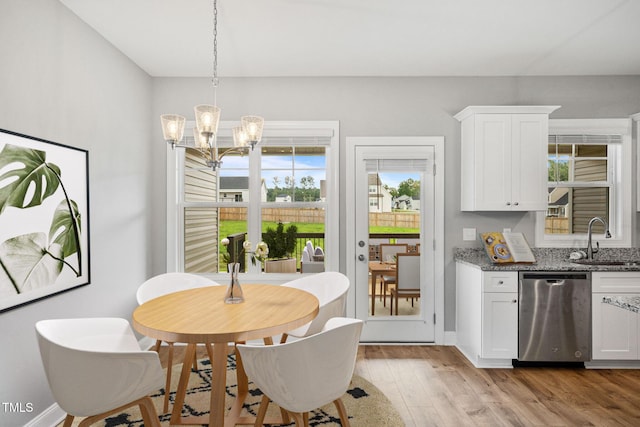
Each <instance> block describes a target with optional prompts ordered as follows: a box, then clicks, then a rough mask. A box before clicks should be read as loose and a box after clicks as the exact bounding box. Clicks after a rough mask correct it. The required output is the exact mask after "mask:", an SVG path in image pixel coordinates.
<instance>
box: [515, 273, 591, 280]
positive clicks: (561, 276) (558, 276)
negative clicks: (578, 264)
mask: <svg viewBox="0 0 640 427" xmlns="http://www.w3.org/2000/svg"><path fill="white" fill-rule="evenodd" d="M587 274H588V273H561V272H557V273H555V272H554V273H520V278H521V279H522V280H530V279H533V280H539V279H542V280H546V281H547V282H549V281H554V282H557V281H560V280H588V277H587Z"/></svg>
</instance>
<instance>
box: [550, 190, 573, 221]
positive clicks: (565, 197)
mask: <svg viewBox="0 0 640 427" xmlns="http://www.w3.org/2000/svg"><path fill="white" fill-rule="evenodd" d="M568 205H569V189H568V188H562V187H557V188H553V189H550V191H549V207H548V209H547V216H549V217H554V218H565V217H567V214H568V212H567V208H568Z"/></svg>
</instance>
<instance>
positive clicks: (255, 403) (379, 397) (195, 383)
mask: <svg viewBox="0 0 640 427" xmlns="http://www.w3.org/2000/svg"><path fill="white" fill-rule="evenodd" d="M198 368H199V370H198V371H197V372H196V371H193V370H192V373H191V377H190V380H189V388H188V389H187V396H186V397H185V405H184V407H183V410H182V415H183V416H188V415H194V416H197V415H203V414H208V413H209V410H208V406H209V396H210V393H209V392H210V387H211V363H210V362H209V360H208V359H201V360H199V361H198ZM181 369H182V365H181V364H178V365H174V367H173V371H172V374H171V375H172V376H171V382H172V386H171V390H172V391H171V394H170V402H171V403H170V404H169V411H171V409H172V405H173V401H174V399H175V390H176V389H177V385H178V379H179V377H180V370H181ZM236 389H237V387H236V375H235V357H234V356H233V355H231V356H228V359H227V388H226V390H227V401H228V402H227V408H230V406H231V402H232V400H233V399H234V398H235V396H236ZM151 397H152V398H153V401H154V403H155V406H156V410H157V411H158V414H159V416H160V422H161V425H162V426H163V427H164V426H169V425H171V424H170V423H169V419H170V418H171V414H169V413H166V414H162V413H161V411H162V404H163V399H164V390H163V389H162V390H160V391H159V392H158V393H156V394H153V395H152V396H151ZM261 398H262V392H261V391H260V390H259V389H257V388H256V387H255V386H254V385H253V383H251V382H249V395H248V397H247V400H246V401H245V403H244V409H243V412H246V413H247V414H251V415H254V416H255V415H256V413H257V412H258V408H259V406H260V400H261ZM342 401H343V402H344V405H345V407H346V409H347V414H348V415H349V421H350V423H351V426H352V427H396V426H397V427H402V426H404V423H403V422H402V419H401V418H400V415H399V414H398V412H397V411H396V410H395V408H394V407H393V405H392V404H391V402H390V401H389V399H387V397H386V396H385V395H384V394H383V393H382V392H381V391H380V390H378V389H377V388H376V387H375V386H374V385H373V384H371V383H369V382H368V381H366V380H365V379H363V378H361V377H359V376H357V375H354V377H353V380H352V382H351V386H350V387H349V389H348V390H347V393H345V395H344V396H343V397H342ZM279 414H280V410H279V407H278V406H277V405H275V404H274V403H271V404H270V405H269V411H268V413H267V416H278V415H279ZM79 422H80V419H76V420H74V424H73V425H74V426H75V425H77V424H78V423H79ZM309 424H310V425H311V426H321V427H333V426H340V418H339V416H338V411H337V410H336V408H335V405H333V403H331V404H329V405H326V406H324V407H322V408H319V409H317V410H315V411H313V412H312V413H310V414H309ZM95 425H98V426H105V427H140V426H142V425H143V423H142V417H141V415H140V412H139V410H138V408H137V407H136V408H131V409H130V410H129V411H128V412H125V413H122V414H119V415H116V416H112V417H109V418H107V419H106V420H105V422H104V423H98V424H95ZM293 425H295V424H294V423H293V422H292V423H291V424H288V426H293Z"/></svg>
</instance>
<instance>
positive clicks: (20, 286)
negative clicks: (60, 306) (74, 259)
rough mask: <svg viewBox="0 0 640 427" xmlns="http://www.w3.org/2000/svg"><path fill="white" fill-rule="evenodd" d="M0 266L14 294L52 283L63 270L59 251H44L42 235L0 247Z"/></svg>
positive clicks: (57, 247) (56, 248) (55, 248)
mask: <svg viewBox="0 0 640 427" xmlns="http://www.w3.org/2000/svg"><path fill="white" fill-rule="evenodd" d="M0 266H1V267H2V269H3V270H4V271H5V272H7V273H8V275H9V279H10V281H11V283H12V285H13V287H14V289H15V291H16V293H17V294H19V293H22V292H25V291H30V290H33V289H36V288H38V287H41V286H42V284H43V283H53V282H55V281H56V278H57V277H58V275H59V274H60V272H61V271H62V266H63V262H62V248H61V247H60V245H57V244H54V245H51V246H49V248H47V236H46V234H45V233H30V234H24V235H22V236H17V237H13V238H11V239H9V240H6V241H5V242H4V243H2V244H0Z"/></svg>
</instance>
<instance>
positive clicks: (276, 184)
mask: <svg viewBox="0 0 640 427" xmlns="http://www.w3.org/2000/svg"><path fill="white" fill-rule="evenodd" d="M273 188H275V189H276V190H278V189H279V188H280V178H278V177H277V176H274V177H273Z"/></svg>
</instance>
